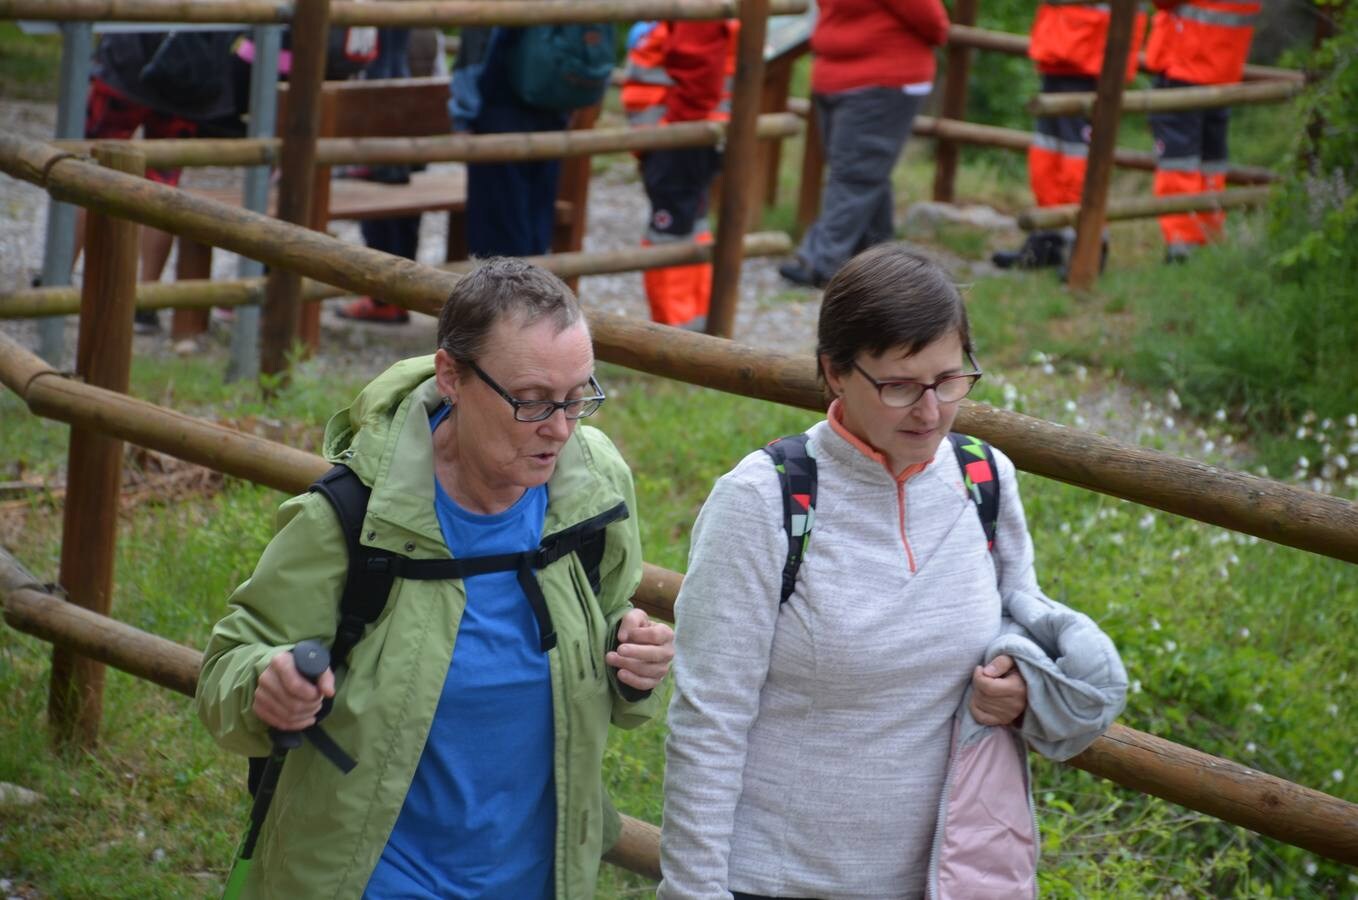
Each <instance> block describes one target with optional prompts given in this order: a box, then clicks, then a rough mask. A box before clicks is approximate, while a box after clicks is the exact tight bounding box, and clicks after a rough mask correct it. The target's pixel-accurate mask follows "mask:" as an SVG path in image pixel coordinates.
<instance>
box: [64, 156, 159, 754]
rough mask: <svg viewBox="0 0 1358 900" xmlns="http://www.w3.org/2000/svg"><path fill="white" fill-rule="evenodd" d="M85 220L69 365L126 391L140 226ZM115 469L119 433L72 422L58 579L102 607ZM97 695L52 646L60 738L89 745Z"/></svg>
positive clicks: (121, 162) (133, 159)
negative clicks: (76, 335)
mask: <svg viewBox="0 0 1358 900" xmlns="http://www.w3.org/2000/svg"><path fill="white" fill-rule="evenodd" d="M94 153H95V158H96V159H98V160H99V162H100V163H101V164H102V165H105V166H108V167H109V168H112V169H116V170H118V171H120V172H127V173H129V174H132V175H142V174H144V173H145V171H146V157H145V156H143V155H142V154H141V153H140V152H139V151H136V150H132V149H129V148H127V147H119V146H113V145H99V146H96V147H95V151H94ZM85 221H86V227H85V281H84V285H83V290H82V291H81V295H80V336H79V338H78V340H77V346H76V373H77V374H78V375H79V376H80V378H81V379H82V380H83V381H84V382H85V383H86V384H89V385H94V386H95V387H101V388H107V389H109V390H112V391H117V392H119V393H126V392H127V385H128V379H129V376H130V372H131V368H132V314H133V311H134V309H135V304H136V302H137V268H138V263H139V258H138V257H139V254H138V245H139V243H140V242H139V240H138V239H139V237H140V235H141V228H140V227H138V225H137V223H136V222H130V221H128V220H126V219H117V218H113V217H111V216H107V215H104V214H102V213H96V212H93V211H91V212H90V214H89V215H88V216H86V217H85ZM122 473H123V442H122V441H120V440H118V439H116V438H111V437H108V436H107V435H104V434H100V433H99V432H97V431H94V430H91V429H86V428H72V429H71V443H70V449H69V450H68V455H67V466H66V510H65V514H64V518H63V524H62V531H61V548H62V551H61V574H60V579H61V584H62V585H63V586H64V587H65V589H66V593H67V596H68V597H69V599H70V600H71V602H72V603H75V604H77V605H79V606H82V607H84V608H85V609H90V610H93V611H94V612H97V613H100V614H101V615H108V613H109V610H110V609H111V608H112V605H113V562H114V555H115V553H116V549H115V547H116V540H117V531H118V496H119V493H120V492H121V487H122ZM103 698H104V664H103V663H98V662H95V661H93V660H91V659H88V658H86V657H83V656H79V655H77V654H75V653H72V652H71V651H69V650H66V649H63V648H60V647H58V648H57V649H55V650H54V651H53V652H52V680H51V683H50V689H49V694H48V716H49V718H50V720H51V723H52V735H53V738H54V739H55V740H56V741H57V743H58V744H63V745H65V744H72V743H74V744H76V745H77V746H80V747H92V746H94V745H95V743H97V742H98V740H99V720H100V719H101V718H102V716H103V706H104V699H103Z"/></svg>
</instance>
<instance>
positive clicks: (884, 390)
mask: <svg viewBox="0 0 1358 900" xmlns="http://www.w3.org/2000/svg"><path fill="white" fill-rule="evenodd" d="M967 362H969V363H971V367H972V368H973V369H974V370H975V371H973V372H962V373H961V374H958V375H944V376H943V377H942V378H940V379H938V380H937V381H932V382H924V381H902V380H896V379H892V380H888V381H878V380H877V379H876V378H873V377H872V376H871V375H869V374H868V373H867V372H866V371H865V370H864V369H863V367H862V366H860V365H859V364H858V360H854V363H853V367H854V368H855V369H857V370H858V374H859V375H862V376H863V377H864V378H866V379H867V380H868V381H870V382H871V383H872V386H873V387H875V388H876V389H877V396H878V397H880V398H881V400H882V404H883V405H884V406H890V407H892V408H894V409H904V408H905V407H907V406H914V405H915V404H916V403H918V402H919V401H920V398H921V397H923V396H924V392H925V391H928V390H932V391H933V392H934V396H935V397H937V398H938V402H939V403H956V402H957V401H958V400H961V399H962V398H963V397H965V396H966V395H967V394H970V393H971V389H972V388H973V387H975V386H976V382H978V381H980V380H981V367H980V366H978V365H976V360H975V359H974V358H973V357H972V355H971V354H970V353H968V354H967Z"/></svg>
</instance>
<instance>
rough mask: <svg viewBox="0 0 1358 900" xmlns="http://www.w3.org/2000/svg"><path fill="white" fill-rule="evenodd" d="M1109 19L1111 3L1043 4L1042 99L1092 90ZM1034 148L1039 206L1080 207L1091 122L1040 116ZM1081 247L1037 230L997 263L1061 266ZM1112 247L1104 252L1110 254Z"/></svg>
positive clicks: (1130, 68) (1130, 72)
mask: <svg viewBox="0 0 1358 900" xmlns="http://www.w3.org/2000/svg"><path fill="white" fill-rule="evenodd" d="M1109 19H1110V12H1109V9H1108V4H1107V3H1097V2H1065V3H1043V4H1041V5H1039V6H1038V8H1037V15H1036V16H1035V17H1034V19H1033V28H1032V37H1031V40H1030V41H1029V44H1028V56H1029V57H1031V58H1032V60H1033V63H1034V64H1035V65H1036V66H1037V72H1038V76H1039V77H1040V78H1041V81H1042V93H1044V94H1058V93H1070V92H1083V91H1094V90H1096V89H1097V87H1098V79H1099V71H1100V70H1101V69H1102V68H1103V48H1104V45H1105V44H1106V43H1107V42H1108V22H1109ZM1145 30H1146V22H1145V17H1144V16H1141V15H1138V16H1137V20H1136V24H1135V25H1134V26H1133V28H1132V47H1131V52H1130V53H1129V54H1128V59H1127V79H1128V80H1129V81H1130V80H1131V79H1132V78H1133V77H1135V76H1136V58H1137V53H1138V52H1139V50H1140V47H1141V36H1142V35H1143V34H1144V33H1145ZM1036 126H1037V133H1036V134H1035V135H1034V136H1033V143H1032V144H1031V145H1030V146H1029V148H1028V184H1029V186H1030V187H1031V188H1032V191H1033V199H1034V201H1035V202H1036V203H1037V205H1038V206H1039V207H1041V206H1060V205H1062V204H1067V203H1079V202H1080V195H1081V192H1082V191H1083V189H1084V180H1085V163H1086V161H1087V160H1088V158H1089V118H1088V117H1087V116H1083V115H1074V116H1039V117H1038V119H1037V122H1036ZM1074 241H1075V231H1074V229H1063V230H1061V231H1035V232H1033V233H1031V234H1030V235H1028V238H1027V240H1025V241H1024V242H1023V246H1022V247H1021V248H1019V249H1018V250H1001V251H999V252H997V253H995V254H993V255H992V256H991V261H992V262H993V263H994V264H995V265H996V266H998V267H1000V268H1001V269H1008V268H1015V267H1016V268H1020V269H1039V268H1044V267H1047V266H1062V265H1064V264H1065V262H1066V257H1067V256H1068V255H1069V251H1070V248H1071V246H1072V245H1073V244H1074ZM1107 247H1108V245H1107V242H1106V241H1105V243H1104V252H1105V254H1106V253H1107Z"/></svg>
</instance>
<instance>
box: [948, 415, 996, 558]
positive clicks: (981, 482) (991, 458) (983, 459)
mask: <svg viewBox="0 0 1358 900" xmlns="http://www.w3.org/2000/svg"><path fill="white" fill-rule="evenodd" d="M948 440H949V441H950V442H951V443H952V449H953V453H955V454H956V455H957V467H958V468H959V469H961V470H962V484H963V485H965V486H966V489H967V493H968V494H969V495H971V499H972V502H973V503H975V504H976V515H977V516H979V517H980V519H981V529H982V530H983V531H984V532H985V541H986V548H987V549H989V550H991V551H993V550H994V549H995V523H996V522H997V521H999V518H1000V470H999V468H998V467H997V466H996V465H995V454H994V452H993V451H992V450H991V448H990V445H989V444H987V443H986V442H985V441H983V440H981V439H980V438H974V437H972V436H971V435H969V434H958V433H957V432H952V433H950V434H949V435H948Z"/></svg>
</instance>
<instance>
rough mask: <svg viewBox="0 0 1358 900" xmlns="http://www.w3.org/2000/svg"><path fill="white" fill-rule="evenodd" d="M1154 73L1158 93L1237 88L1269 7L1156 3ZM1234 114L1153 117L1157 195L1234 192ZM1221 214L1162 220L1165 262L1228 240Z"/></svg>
mask: <svg viewBox="0 0 1358 900" xmlns="http://www.w3.org/2000/svg"><path fill="white" fill-rule="evenodd" d="M1155 5H1156V7H1157V10H1156V13H1155V16H1154V17H1153V18H1152V19H1151V33H1150V38H1149V39H1148V40H1147V42H1146V67H1147V68H1148V69H1150V70H1151V71H1152V72H1155V73H1156V76H1155V86H1156V87H1157V88H1173V87H1190V86H1193V85H1208V84H1234V83H1235V82H1238V81H1239V80H1240V76H1241V74H1242V73H1243V72H1244V70H1245V60H1246V58H1248V56H1249V52H1250V44H1251V42H1252V41H1253V40H1254V20H1255V18H1256V17H1257V16H1258V15H1259V12H1260V7H1261V5H1262V4H1260V3H1258V2H1234V0H1188V2H1175V0H1155ZM1230 114H1231V111H1230V109H1229V108H1227V107H1218V108H1216V109H1197V110H1183V111H1180V112H1167V113H1153V114H1152V115H1151V117H1150V124H1151V133H1152V134H1153V135H1154V136H1155V156H1156V163H1155V188H1154V190H1155V196H1157V197H1166V196H1170V195H1173V194H1198V193H1204V192H1207V191H1220V190H1222V189H1224V188H1225V186H1226V160H1227V146H1226V132H1227V128H1228V126H1229V125H1230ZM1225 221H1226V214H1225V213H1224V212H1221V211H1217V212H1206V213H1185V214H1181V215H1173V216H1161V217H1160V233H1161V235H1162V236H1163V237H1164V239H1165V261H1166V262H1181V261H1183V260H1184V259H1186V258H1187V257H1188V255H1189V254H1190V253H1191V252H1192V251H1193V250H1194V249H1195V248H1196V247H1200V246H1202V245H1203V244H1206V243H1207V242H1208V241H1209V240H1211V239H1214V238H1216V237H1217V236H1219V235H1220V234H1221V229H1222V226H1223V225H1224V224H1225Z"/></svg>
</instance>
